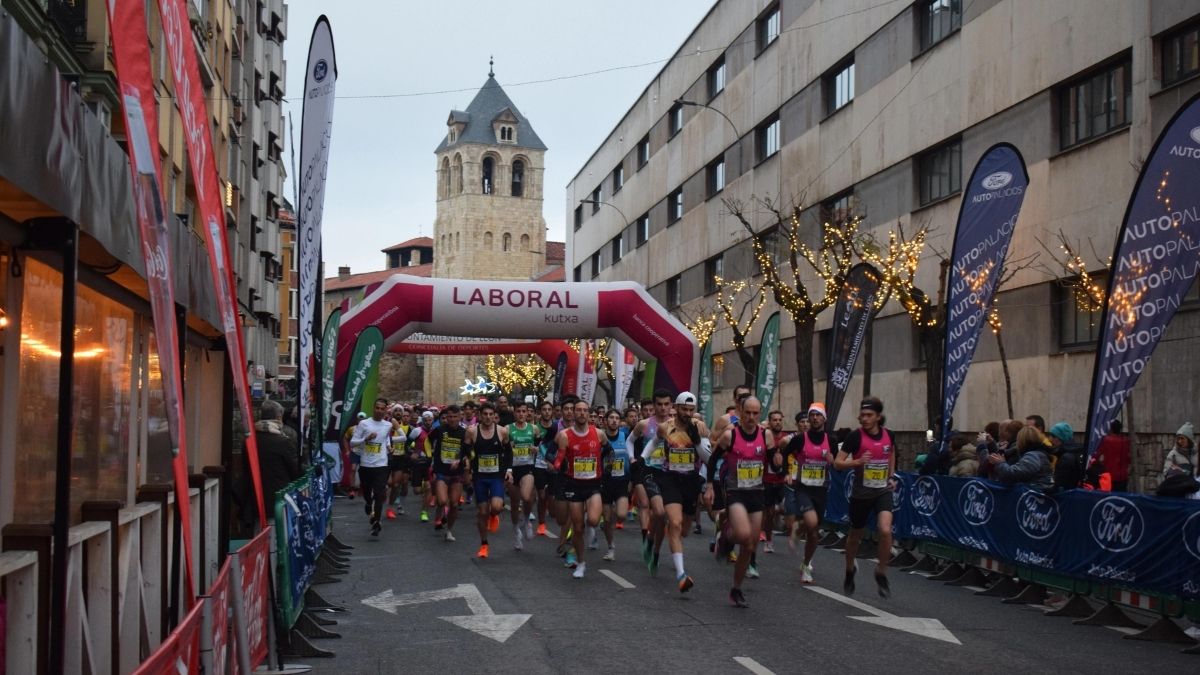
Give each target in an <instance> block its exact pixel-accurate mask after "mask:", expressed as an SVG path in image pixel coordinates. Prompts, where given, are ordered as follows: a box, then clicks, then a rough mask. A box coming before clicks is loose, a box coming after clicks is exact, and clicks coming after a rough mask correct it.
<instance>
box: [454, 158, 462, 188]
mask: <svg viewBox="0 0 1200 675" xmlns="http://www.w3.org/2000/svg"><path fill="white" fill-rule="evenodd" d="M462 191H463V162H462V155H459V154H455V155H454V194H458V195H461V194H462Z"/></svg>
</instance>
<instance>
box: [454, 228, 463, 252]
mask: <svg viewBox="0 0 1200 675" xmlns="http://www.w3.org/2000/svg"><path fill="white" fill-rule="evenodd" d="M461 243H462V240H461V239H459V238H458V233H457V232H455V233H454V250H455V251H457V250H458V249H459V244H461Z"/></svg>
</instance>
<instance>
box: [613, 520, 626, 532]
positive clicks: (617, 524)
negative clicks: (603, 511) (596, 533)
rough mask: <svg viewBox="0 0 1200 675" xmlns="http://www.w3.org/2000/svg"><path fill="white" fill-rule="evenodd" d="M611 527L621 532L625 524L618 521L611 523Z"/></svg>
mask: <svg viewBox="0 0 1200 675" xmlns="http://www.w3.org/2000/svg"><path fill="white" fill-rule="evenodd" d="M613 527H615V528H617V529H618V530H623V529H625V523H624V522H623V521H620V520H618V521H617V522H615V523H613Z"/></svg>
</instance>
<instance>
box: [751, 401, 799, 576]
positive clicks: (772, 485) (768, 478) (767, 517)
mask: <svg viewBox="0 0 1200 675" xmlns="http://www.w3.org/2000/svg"><path fill="white" fill-rule="evenodd" d="M767 429H768V430H769V431H770V432H771V438H773V439H774V440H775V445H774V446H773V447H771V448H770V449H769V451H768V453H767V469H766V473H764V474H763V486H764V498H765V503H764V506H763V534H762V536H761V537H760V538H759V541H762V542H764V543H763V553H774V552H775V525H776V522H775V518H776V516H777V515H778V513H779V511H780V509H779V505H780V504H782V503H783V490H784V477H785V475H786V474H787V465H786V464H785V463H783V461H782V460H781V461H780V462H779V463H775V462H774V461H772V458H773V457H774V455H775V454H779V453H782V452H783V449H784V448H785V447H787V442H788V440H789V438H790V437H789V436H788V435H786V434H784V432H783V412H782V411H780V410H772V411H771V412H770V413H768V414H767ZM751 565H752V566H754V561H751ZM756 576H758V575H757V569H756V570H755V572H754V573H752V574H751V577H756Z"/></svg>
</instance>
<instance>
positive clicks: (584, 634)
mask: <svg viewBox="0 0 1200 675" xmlns="http://www.w3.org/2000/svg"><path fill="white" fill-rule="evenodd" d="M413 505H414V501H413V498H412V497H410V499H409V506H410V507H412V506H413ZM361 507H362V502H361V501H357V500H356V501H347V500H342V499H339V500H338V502H337V504H336V505H335V508H334V514H335V515H334V517H335V525H334V528H335V532H336V533H337V535H338V537H339V538H340V539H341V540H342V541H343V542H345V543H347V544H350V545H352V546H354V550H353V551H351V552H350V556H351V569H350V572H349V574H347V575H345V576H343V577H341V579H342V580H341V581H339V582H337V583H333V584H323V585H318V586H316V587H315V588H316V590H317V591H318V592H319V593H321V594H322V595H323V596H324V597H325V598H326V599H327V600H329V601H331V602H334V603H338V604H341V605H344V606H345V607H347V608H348V610H349V611H348V612H345V613H336V614H328V615H327V616H329V617H331V618H334V619H336V620H337V625H336V626H332V627H330V628H331V630H334V631H336V632H338V633H340V634H341V635H342V637H341V638H340V639H324V640H317V641H315V642H314V644H316V645H317V646H319V647H321V648H324V649H329V650H331V651H334V652H336V654H337V656H336V657H335V658H333V659H310V660H302V661H300V662H301V663H307V664H310V665H312V666H313V672H316V673H400V672H415V673H428V672H451V673H475V672H486V673H522V674H530V673H568V672H570V673H655V672H665V673H681V672H700V671H703V672H721V673H748V672H755V673H759V675H763V674H765V673H772V672H773V673H796V672H801V671H804V672H862V671H870V670H877V671H880V672H897V671H900V672H903V671H911V670H912V669H926V668H934V667H936V668H943V669H950V670H951V672H966V671H973V672H981V673H989V672H997V673H999V672H1005V673H1011V672H1039V671H1040V672H1055V673H1069V672H1080V673H1090V674H1095V673H1108V672H1112V673H1118V672H1120V673H1127V672H1130V671H1131V670H1137V671H1142V672H1155V673H1156V675H1161V674H1163V673H1185V672H1186V673H1195V672H1196V670H1197V668H1200V656H1189V655H1184V654H1181V653H1180V652H1179V649H1180V646H1179V645H1171V644H1163V643H1149V642H1141V641H1135V640H1126V639H1122V637H1123V636H1122V633H1120V632H1118V631H1116V630H1113V629H1110V628H1105V627H1082V626H1075V625H1073V624H1072V623H1071V620H1070V619H1066V618H1054V617H1046V616H1043V610H1041V609H1037V608H1034V607H1030V606H1025V605H1005V604H1001V603H1000V601H999V600H997V599H994V598H985V597H978V596H975V595H974V594H973V592H972V591H971V590H969V589H966V588H959V587H951V586H946V585H944V584H942V583H939V582H935V581H930V580H928V579H926V578H924V577H922V576H920V575H916V574H906V573H900V572H899V571H898V570H893V571H892V574H891V579H892V589H893V596H892V598H891V599H890V600H883V599H881V598H880V597H879V596H878V595H876V592H875V587H874V582H873V580H872V575H871V573H872V569H873V567H874V565H873V563H870V562H865V561H860V563H859V565H860V572H859V574H858V587H859V588H858V592H857V593H856V594H855V595H854V596H853V600H854V601H857V603H859V604H857V605H852V604H846V603H844V602H842V601H839V600H838V599H837V598H841V597H844V596H842V594H841V581H842V579H841V569H842V564H843V563H842V558H841V555H840V553H838V552H834V551H831V550H825V549H821V550H820V551H819V552H818V553H817V557H816V558H815V560H814V567H815V577H816V584H815V585H813V586H805V585H802V584H801V583H800V582H799V575H798V572H797V567H798V565H799V560H800V559H799V557H798V556H795V555H792V554H789V553H786V545H785V544H783V542H782V541H780V542H779V544H780V546H779V548H780V549H781V550H782V551H783V552H780V553H775V554H764V553H761V552H760V553H759V569H760V572H761V574H762V578H760V579H757V580H747V581H746V584H745V585H744V590H745V593H746V597H747V599H748V600H749V602H750V605H751V606H750V608H748V609H737V608H734V607H732V606H730V604H729V602H728V599H727V594H728V591H729V587H730V585H731V583H732V567H731V566H729V565H726V564H725V563H718V562H717V561H715V560H713V558H712V556H711V555H710V554H709V553H708V539H709V537H710V536H711V534H712V525H711V523H708V522H707V518H706V519H705V523H704V525H705V528H706V529H705V533H704V535H703V536H695V535H693V536H690V537H688V538H687V539H686V540H685V549H686V562H687V570H688V573H689V574H691V575H692V576H693V577H694V578H695V580H696V586H695V588H694V589H692V590H691V591H690V592H689V593H687V594H686V595H680V594H679V592H678V591H677V590H676V587H675V582H674V574H673V570H672V568H671V563H670V559H669V556H668V555H667V551H666V545H665V544H664V547H663V549H664V551H663V556H662V564H661V566H660V568H659V572H658V575H657V576H656V577H651V576H650V575H649V574H648V573H647V570H646V568H645V566H644V565H643V564H642V563H641V556H640V554H639V541H640V535H639V532H638V530H637V529H636V527H631V528H628V529H625V530H623V531H618V532H617V533H616V534H617V560H616V561H615V562H611V563H606V562H603V561H601V560H600V556H601V554H602V553H603V550H600V551H589V552H588V554H589V564H588V572H587V578H585V579H583V580H577V579H573V578H572V577H571V573H570V570H568V569H566V568H564V567H563V565H562V562H561V560H560V559H559V558H557V557H556V556H555V555H554V542H553V541H552V540H550V539H547V538H541V537H539V538H538V539H537V540H536V541H534V542H533V543H532V544H527V545H526V547H525V550H524V551H519V552H518V551H514V550H513V548H512V529H511V526H510V524H509V520H508V515H507V514H505V515H504V517H503V518H502V522H501V526H500V531H499V532H498V533H496V534H493V535H491V544H492V554H491V557H490V558H489V559H487V560H478V559H475V558H473V557H472V556H473V555H474V553H475V551H476V549H477V548H478V536H477V535H476V533H475V528H474V518H473V511H471V510H470V507H469V506H468V509H465V510H464V511H463V512H462V514H461V516H462V517H461V518H460V521H459V523H458V525H457V527H456V531H455V534H456V536H457V537H458V541H457V542H455V543H446V542H444V541H442V539H441V537H440V536H438V535H440V533H435V532H434V530H433V527H432V523H424V524H422V523H420V522H418V521H417V518H416V515H415V510H414V509H412V508H410V511H409V515H407V516H401V517H400V518H399V519H397V520H395V521H385V526H384V530H383V533H382V534H381V535H380V536H379V538H378V539H375V538H372V537H371V536H370V535H369V532H368V529H367V524H366V518H365V516H363V514H362V511H361ZM551 529H552V530H556V529H557V528H555V527H553V526H551ZM601 545H602V546H603V537H601ZM601 570H608V571H609V572H611V573H613V574H615V575H616V577H617V578H611V577H609V576H606V575H604V574H602V573H601ZM472 585H473V588H474V589H476V590H477V591H478V592H477V593H475V592H474V591H473V590H472V588H471V586H472ZM630 585H632V586H633V587H632V588H629V587H628V586H630ZM433 591H442V592H441V593H431V592H433ZM415 593H422V594H424V595H419V596H413V595H409V594H415ZM480 597H482V600H480ZM437 598H441V599H437ZM364 600H367V601H368V602H369V603H371V604H364ZM489 612H490V613H491V615H489ZM526 614H527V615H530V616H529V618H528V619H527V620H524V622H523V623H522V620H523V619H522V617H521V616H509V615H526ZM441 617H460V618H457V619H454V620H453V621H451V620H445V619H443V618H441ZM852 617H866V618H868V619H869V621H864V620H862V619H856V618H852ZM896 617H901V618H920V619H936V620H937V621H939V622H941V625H942V626H944V627H945V629H946V631H948V632H938V631H937V630H936V629H937V628H938V626H937V625H932V628H933V629H934V630H932V631H930V632H931V633H933V634H937V635H941V636H942V637H943V638H946V639H934V638H932V637H927V636H926V635H922V634H917V633H913V632H907V631H903V630H899V629H897V628H894V627H890V626H893V625H904V626H905V627H910V628H913V627H916V629H917V631H918V633H920V632H921V629H922V628H929V627H930V625H931V624H929V623H928V622H914V621H908V622H904V621H902V620H901V619H897V618H896ZM455 622H457V623H455ZM464 625H465V626H467V627H463V626H464ZM518 626H519V627H518ZM505 627H507V628H508V629H513V628H515V631H513V632H512V633H511V636H508V637H507V638H506V639H504V640H503V641H500V640H499V639H493V637H488V636H487V634H486V633H487V631H488V630H489V629H495V630H497V631H498V632H494V633H492V635H493V636H494V637H495V638H505V634H506V632H507V631H506V630H505ZM470 628H476V629H478V630H470ZM480 631H482V632H480ZM950 636H952V637H950ZM947 640H949V641H947ZM955 641H957V642H958V643H959V644H956V643H955ZM746 659H752V661H746Z"/></svg>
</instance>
